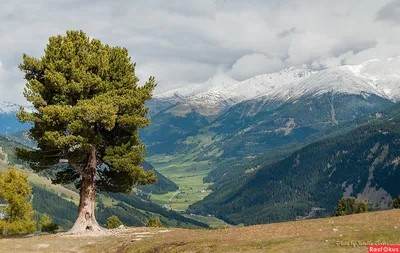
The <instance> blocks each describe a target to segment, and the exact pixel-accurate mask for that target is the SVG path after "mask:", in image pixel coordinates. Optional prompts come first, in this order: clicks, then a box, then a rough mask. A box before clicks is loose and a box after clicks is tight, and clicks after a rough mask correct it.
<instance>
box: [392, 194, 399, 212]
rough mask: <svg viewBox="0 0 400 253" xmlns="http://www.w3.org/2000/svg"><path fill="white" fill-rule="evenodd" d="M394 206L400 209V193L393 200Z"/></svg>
mask: <svg viewBox="0 0 400 253" xmlns="http://www.w3.org/2000/svg"><path fill="white" fill-rule="evenodd" d="M392 208H393V209H400V195H399V196H398V197H397V198H395V199H394V200H393V202H392Z"/></svg>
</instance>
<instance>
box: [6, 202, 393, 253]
mask: <svg viewBox="0 0 400 253" xmlns="http://www.w3.org/2000/svg"><path fill="white" fill-rule="evenodd" d="M399 229H400V210H391V211H381V212H374V213H366V214H357V215H349V216H344V217H333V218H326V219H315V220H305V221H296V222H286V223H277V224H268V225H257V226H249V227H244V228H227V229H218V230H204V229H203V230H201V229H196V230H195V229H191V230H188V229H177V228H174V229H168V230H166V229H157V228H128V229H122V230H117V231H115V230H114V231H109V232H107V234H105V235H96V234H95V235H85V236H68V235H63V234H57V235H47V236H40V237H33V238H8V239H1V240H0V248H1V249H2V252H16V253H19V252H60V253H61V252H118V253H123V252H130V253H135V252H310V253H313V252H318V253H319V252H328V253H329V252H367V246H366V245H368V244H372V243H376V244H397V245H399V244H400V231H399Z"/></svg>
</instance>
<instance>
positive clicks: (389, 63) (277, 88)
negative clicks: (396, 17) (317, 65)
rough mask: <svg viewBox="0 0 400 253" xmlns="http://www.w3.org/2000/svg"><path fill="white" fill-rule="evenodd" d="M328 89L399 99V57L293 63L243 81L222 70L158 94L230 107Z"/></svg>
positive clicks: (176, 99) (325, 91)
mask: <svg viewBox="0 0 400 253" xmlns="http://www.w3.org/2000/svg"><path fill="white" fill-rule="evenodd" d="M328 92H336V93H345V94H374V95H377V96H380V97H383V98H386V99H390V100H392V101H400V57H396V58H391V59H388V60H386V61H381V60H371V61H367V62H364V63H362V64H359V65H343V66H339V67H333V68H329V69H325V70H321V71H312V70H310V69H296V68H293V67H290V68H287V69H284V70H282V71H279V72H276V73H271V74H263V75H258V76H255V77H252V78H250V79H247V80H244V81H241V82H237V81H236V80H234V79H232V78H230V77H229V76H227V75H224V74H222V73H219V74H217V75H216V76H214V77H213V78H211V79H210V80H209V81H207V82H206V83H205V84H203V85H196V86H189V87H185V88H181V89H176V90H172V91H169V92H166V93H163V94H160V95H158V96H155V98H157V99H164V100H175V102H180V103H185V104H188V105H192V106H195V107H196V106H202V107H230V106H232V105H234V104H237V103H240V102H242V101H244V100H250V99H254V98H261V97H262V98H263V99H267V100H280V101H286V100H288V99H298V98H300V97H302V96H305V95H311V96H319V95H322V94H325V93H328Z"/></svg>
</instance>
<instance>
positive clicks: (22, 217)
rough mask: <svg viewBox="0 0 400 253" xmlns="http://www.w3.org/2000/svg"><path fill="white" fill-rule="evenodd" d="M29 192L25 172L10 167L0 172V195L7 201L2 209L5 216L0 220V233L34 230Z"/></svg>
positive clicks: (15, 233)
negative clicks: (4, 171)
mask: <svg viewBox="0 0 400 253" xmlns="http://www.w3.org/2000/svg"><path fill="white" fill-rule="evenodd" d="M31 192H32V189H31V187H30V186H29V184H28V176H27V174H26V173H25V172H22V171H17V169H15V168H12V169H10V170H8V171H7V172H6V173H1V174H0V197H1V199H3V200H5V202H6V203H7V207H6V208H5V210H4V211H5V213H6V215H7V217H6V219H4V220H0V233H1V234H3V235H22V234H28V233H32V232H34V231H35V230H36V222H35V220H33V219H32V216H33V214H34V211H33V209H32V204H31V203H30V198H31Z"/></svg>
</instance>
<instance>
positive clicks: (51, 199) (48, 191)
mask: <svg viewBox="0 0 400 253" xmlns="http://www.w3.org/2000/svg"><path fill="white" fill-rule="evenodd" d="M18 146H21V144H18V143H15V142H13V141H10V140H8V139H6V138H4V137H0V171H5V170H7V168H8V167H9V166H10V164H14V163H15V162H18V161H17V160H16V159H15V157H13V150H14V149H15V148H16V147H18ZM10 158H12V159H11V160H9V159H10ZM146 166H147V167H146V168H147V169H151V168H152V167H151V165H150V164H146ZM17 167H18V168H22V166H21V165H17ZM26 172H27V173H28V179H29V182H30V184H31V185H32V187H33V191H32V192H33V200H32V205H33V208H34V210H35V211H37V212H38V214H43V213H47V214H48V215H50V216H51V217H52V218H53V219H54V221H55V222H56V223H57V224H58V225H59V226H61V227H62V228H64V229H68V228H70V227H71V226H72V225H73V222H75V219H76V215H77V209H78V208H77V205H78V203H79V195H78V193H77V191H76V190H75V189H74V187H67V188H66V187H63V186H61V185H54V184H52V182H51V180H50V179H48V178H46V177H42V176H39V175H38V174H36V173H34V172H32V171H29V170H26ZM171 187H172V188H173V189H176V187H177V186H176V185H175V184H174V183H172V182H171V181H169V180H168V179H167V178H165V177H162V178H161V181H159V185H158V186H157V189H155V191H158V190H159V189H160V191H167V190H168V189H169V188H171ZM149 189H152V188H151V187H149ZM139 193H140V192H138V194H139ZM97 200H98V202H99V201H100V202H102V203H103V205H99V204H98V205H97V209H96V215H97V219H98V221H99V223H100V224H105V222H106V219H107V218H108V217H110V216H112V215H117V216H118V217H119V218H120V220H121V221H122V222H123V223H124V224H126V225H129V226H143V225H145V224H146V222H147V220H148V219H149V218H150V217H153V216H158V217H159V218H160V220H161V222H162V223H163V224H164V226H167V227H171V226H175V227H176V226H178V227H186V228H195V227H203V228H208V225H207V224H205V223H203V222H201V221H197V220H195V219H191V218H190V217H184V216H183V215H181V214H178V213H176V212H175V211H168V210H166V209H164V208H162V207H161V206H159V205H157V204H155V203H153V202H151V201H150V200H149V199H142V198H141V197H139V195H136V194H131V195H129V194H108V193H99V194H98V196H97ZM36 217H38V216H36Z"/></svg>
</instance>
